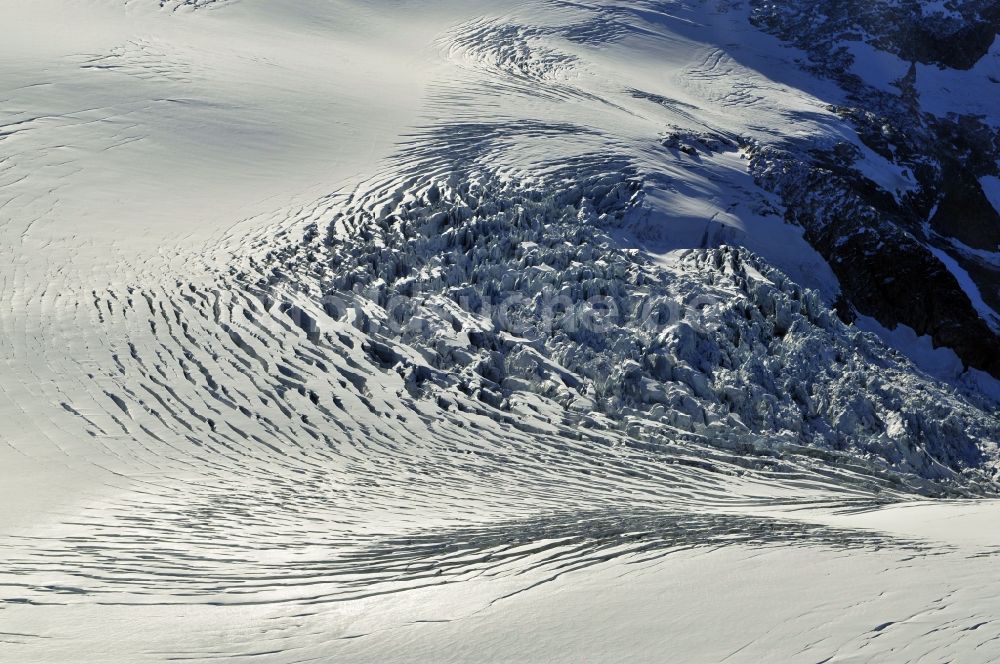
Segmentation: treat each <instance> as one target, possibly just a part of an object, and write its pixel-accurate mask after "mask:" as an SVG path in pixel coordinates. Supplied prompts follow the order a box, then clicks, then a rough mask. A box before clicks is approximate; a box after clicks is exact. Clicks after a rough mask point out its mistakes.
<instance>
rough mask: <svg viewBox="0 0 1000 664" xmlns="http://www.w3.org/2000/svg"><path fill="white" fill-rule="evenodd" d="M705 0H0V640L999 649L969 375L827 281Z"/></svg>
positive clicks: (646, 656) (775, 62)
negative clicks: (910, 356)
mask: <svg viewBox="0 0 1000 664" xmlns="http://www.w3.org/2000/svg"><path fill="white" fill-rule="evenodd" d="M745 11H746V9H745V8H743V7H742V6H740V5H739V4H736V3H733V4H731V3H727V2H718V3H716V2H705V3H702V2H694V1H693V0H692V1H690V2H681V1H678V2H646V1H643V0H628V1H626V0H622V1H615V2H612V1H608V2H594V3H575V2H556V1H553V2H529V3H522V2H514V1H512V0H510V1H508V0H501V1H499V2H497V1H495V0H494V1H491V2H485V1H479V0H432V1H431V0H428V1H424V2H408V1H399V0H391V1H390V0H364V1H362V0H296V2H285V3H275V2H272V1H269V0H241V1H239V2H236V1H226V0H215V1H212V0H184V1H181V0H164V1H163V2H160V1H159V0H5V1H4V2H3V3H0V24H3V25H5V26H15V27H14V28H13V29H8V30H7V31H6V34H5V38H4V39H3V40H0V98H2V99H3V104H0V215H2V216H0V220H2V223H0V251H2V252H3V254H4V255H3V256H2V257H0V260H2V265H3V267H2V268H0V297H2V303H3V306H2V307H0V326H2V327H0V348H2V357H3V362H4V366H3V371H0V434H2V444H0V547H2V552H3V553H2V560H3V561H4V564H3V565H0V661H4V662H7V661H10V662H19V663H20V662H23V663H29V662H81V661H86V662H128V663H135V662H166V661H178V660H184V661H192V662H209V661H218V660H220V659H223V658H225V659H228V660H231V661H234V662H251V661H252V662H260V663H268V664H270V663H291V662H306V661H313V662H315V661H319V662H414V661H417V662H542V661H544V662H561V661H565V662H581V661H594V662H597V661H609V660H610V661H618V660H620V661H650V662H653V661H665V660H669V661H674V660H676V661H686V662H702V661H727V662H759V661H792V662H798V661H801V662H818V661H825V662H839V661H851V662H866V661H871V662H884V661H901V662H902V661H913V662H916V661H963V662H964V661H968V662H974V661H982V662H989V661H996V660H997V659H998V658H1000V621H997V620H996V614H997V611H998V609H1000V604H998V599H997V598H998V597H1000V588H998V582H997V580H996V579H997V576H996V573H995V569H996V565H997V562H998V561H997V551H1000V536H998V535H997V534H996V533H997V531H996V529H995V528H993V527H991V526H992V524H995V523H996V520H997V518H1000V503H998V502H996V501H993V500H985V499H975V500H972V499H959V498H957V497H956V496H967V497H968V496H975V495H979V493H980V492H981V490H983V488H984V487H985V488H986V489H987V490H988V489H989V488H990V487H992V476H993V475H992V473H993V468H994V467H995V466H996V449H995V447H996V445H995V444H996V441H997V437H998V431H1000V423H998V421H997V418H996V412H995V404H994V405H993V406H990V405H988V404H987V400H986V399H984V398H981V397H979V396H977V395H976V394H975V393H974V390H971V389H966V388H967V387H968V385H965V386H963V385H962V384H959V382H958V381H955V380H952V381H951V383H947V382H943V381H942V380H940V379H942V378H948V379H951V378H954V376H953V375H951V374H949V375H944V374H947V373H948V372H949V371H952V370H955V367H953V366H952V367H946V366H943V365H939V366H938V367H937V368H938V369H939V370H940V371H939V372H938V373H939V374H940V375H938V376H933V375H929V372H926V371H924V370H921V369H920V368H918V367H917V366H915V365H913V364H912V363H910V362H909V361H908V360H906V359H905V358H904V357H902V356H900V355H898V354H896V353H894V352H893V351H891V350H889V349H888V348H887V347H886V346H885V345H884V344H883V343H882V342H881V341H879V340H878V338H877V337H876V336H875V335H871V334H867V333H863V332H862V331H860V330H858V329H856V328H851V327H848V326H845V325H843V324H842V323H840V322H839V321H838V320H836V318H835V317H834V316H833V315H832V314H831V313H830V312H829V311H828V306H829V305H830V304H831V303H832V302H833V300H834V299H835V297H836V295H837V293H838V285H837V281H836V278H835V277H834V276H833V273H832V271H831V270H830V268H829V267H828V266H827V265H826V264H825V263H823V261H822V260H821V259H820V258H819V256H818V255H817V254H816V253H815V251H814V250H813V249H812V248H811V247H809V245H808V244H807V243H806V242H805V240H804V239H803V238H802V236H801V229H798V228H796V227H793V226H790V225H787V224H785V223H784V222H783V221H782V215H781V210H780V209H778V208H777V207H776V205H777V204H776V202H775V201H774V200H773V199H772V198H771V197H769V195H767V194H766V193H765V192H763V191H761V190H759V189H757V188H756V187H755V186H754V185H753V183H752V181H751V179H750V177H749V176H748V175H747V173H746V169H745V167H744V166H743V165H742V161H743V160H742V158H741V153H740V150H739V148H738V147H737V146H736V144H735V142H734V141H733V137H735V136H740V137H745V138H749V139H757V140H760V141H765V142H766V141H768V140H771V139H774V138H776V137H782V138H788V137H795V136H801V137H812V138H818V139H823V138H828V139H830V140H836V139H842V138H843V137H844V136H847V135H849V134H850V132H849V131H846V130H845V128H844V126H843V125H842V124H840V121H839V120H838V119H837V117H836V116H834V115H833V114H832V113H830V112H829V111H828V110H827V106H828V105H829V104H830V103H832V102H835V101H837V99H838V97H839V93H838V92H837V91H836V90H835V89H834V88H832V86H831V85H830V84H829V83H826V82H822V81H818V80H815V79H813V78H811V77H809V76H808V75H807V74H805V73H803V72H802V71H801V70H800V69H799V68H798V67H797V66H796V65H795V59H796V58H800V57H802V54H800V53H796V52H794V51H792V50H790V49H787V48H785V47H783V46H781V45H780V44H779V43H778V42H777V41H776V40H774V39H773V38H771V37H767V36H765V35H762V34H760V33H757V32H756V31H754V30H753V29H752V28H751V27H750V26H749V24H748V23H747V21H746V15H745ZM682 148H683V149H682ZM872 168H874V169H876V170H878V169H879V165H878V164H875V163H874V162H873V165H872ZM883 175H884V173H883ZM899 184H900V186H902V183H899ZM328 229H329V230H330V233H329V235H327V230H328ZM304 236H305V238H306V239H303V238H304ZM454 247H463V248H466V249H467V253H464V254H463V253H461V252H452V251H451V249H453V248H454ZM737 247H739V248H737ZM748 249H749V252H748V251H747V250H748ZM449 252H451V253H449ZM470 257H471V258H470ZM775 266H777V268H776V267H775ZM477 289H478V290H477ZM808 289H814V290H808ZM487 290H489V291H490V292H495V293H497V294H505V295H507V296H512V295H513V294H520V295H521V296H522V297H524V298H525V300H526V301H527V302H528V304H516V305H514V304H511V305H510V307H509V312H508V313H510V315H511V316H513V317H514V318H515V319H516V321H518V322H520V323H524V324H523V325H511V326H509V327H503V326H498V324H497V323H496V316H495V312H494V314H491V313H490V312H486V313H484V312H482V311H479V310H476V311H473V310H467V309H463V308H462V307H460V306H459V305H458V304H456V303H457V302H459V301H460V300H461V298H460V297H459V296H460V295H462V294H463V293H465V294H467V295H468V296H469V297H470V298H473V299H474V298H477V297H478V298H481V297H483V294H484V293H485V292H486V291H487ZM404 294H405V297H403V296H404ZM324 295H326V296H328V298H327V299H326V300H324V299H323V296H324ZM611 295H613V296H615V297H616V298H617V300H616V301H617V302H618V303H620V304H622V305H629V306H634V310H629V311H626V312H623V313H622V315H621V319H620V321H619V322H617V323H616V324H615V325H612V326H608V327H605V328H602V329H601V330H598V331H596V332H594V331H593V330H591V329H590V328H586V326H584V327H585V329H584V330H583V331H580V330H579V329H577V328H572V327H571V326H570V325H569V323H567V322H566V321H565V320H564V319H560V320H559V321H557V322H555V323H552V322H551V321H549V322H548V323H547V324H546V325H541V324H538V320H536V319H535V318H533V317H532V316H533V314H532V312H533V311H534V309H532V306H533V304H532V303H537V302H541V301H543V300H544V298H547V297H550V296H552V297H556V296H559V297H563V298H565V299H564V300H562V301H563V302H569V303H571V304H573V305H577V304H580V303H584V302H585V303H586V307H587V308H586V310H585V311H584V312H583V313H584V314H586V315H592V316H595V317H598V318H599V313H597V311H596V310H597V306H596V305H595V304H594V300H593V297H597V296H601V297H610V296H611ZM585 296H586V298H585ZM331 298H332V299H331ZM393 298H396V299H393ZM532 298H534V299H532ZM587 298H591V299H587ZM506 302H508V303H510V302H511V300H510V299H509V297H508V300H506ZM341 305H345V306H344V307H343V308H340V307H341ZM334 309H336V310H334ZM399 311H403V313H405V314H407V316H406V318H405V319H404V320H403V321H399V320H395V318H394V317H395V316H396V315H397V312H399ZM909 341H913V342H914V343H918V342H919V340H915V339H911V340H909ZM934 357H935V358H937V359H938V360H941V359H942V356H941V354H940V353H938V354H936V355H934ZM944 359H945V360H947V359H948V358H946V357H945V358H944ZM945 364H946V363H945ZM930 373H933V372H930ZM991 409H992V410H991ZM942 493H943V494H946V495H948V496H950V497H949V498H940V499H929V498H927V497H926V496H927V495H931V494H933V495H939V494H942Z"/></svg>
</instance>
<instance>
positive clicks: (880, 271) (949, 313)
mask: <svg viewBox="0 0 1000 664" xmlns="http://www.w3.org/2000/svg"><path fill="white" fill-rule="evenodd" d="M749 153H750V155H751V159H750V171H751V173H752V174H753V175H754V177H755V179H756V180H757V182H758V183H760V184H761V186H763V187H765V188H767V189H769V190H771V191H774V192H776V193H778V194H779V195H780V196H781V197H782V200H783V201H784V202H785V204H786V206H787V215H788V217H789V219H790V221H794V222H795V223H798V224H800V225H802V226H803V227H804V228H805V229H806V237H807V239H809V241H810V242H811V243H812V244H813V246H815V247H816V248H817V250H818V251H819V252H820V253H821V254H822V255H823V256H824V257H825V258H826V259H827V261H828V262H829V263H830V266H831V267H832V268H833V270H834V272H835V273H836V274H837V277H838V279H839V280H840V282H841V286H842V288H843V290H844V293H845V294H846V295H847V297H848V298H849V299H850V303H851V305H852V306H853V307H854V308H855V309H856V310H858V311H859V312H861V313H863V314H865V315H869V316H873V317H875V318H877V319H878V320H880V321H881V322H882V323H883V324H884V325H886V326H889V327H895V326H896V325H898V324H904V325H907V326H909V327H911V328H913V329H914V330H915V331H916V332H917V333H918V334H920V335H924V334H928V335H931V337H932V338H933V339H934V340H935V342H937V343H938V344H939V345H942V346H948V347H950V348H953V349H954V350H955V351H956V352H957V353H958V354H959V356H960V357H961V358H963V360H965V362H967V363H968V364H969V365H971V366H973V367H976V368H979V369H982V370H984V371H988V372H990V373H992V374H993V375H1000V338H998V337H997V336H996V334H995V333H994V332H993V331H992V330H991V329H990V327H989V326H988V325H987V324H986V323H985V322H984V321H983V319H982V318H981V317H980V315H979V313H978V312H977V311H976V309H975V307H974V306H973V304H972V302H971V301H970V299H969V296H968V295H967V294H966V293H965V291H964V290H963V289H962V286H961V284H960V283H959V282H958V280H957V279H956V278H955V276H954V275H953V274H952V273H951V272H949V271H948V269H947V268H946V267H945V266H944V265H943V264H942V263H941V261H940V260H938V259H937V258H936V257H935V256H934V255H933V254H932V253H931V252H930V251H929V250H928V249H927V247H926V246H925V244H924V241H922V235H923V233H922V231H921V228H920V226H918V225H916V224H913V223H912V222H913V217H912V215H908V214H907V212H906V210H905V209H904V208H903V207H902V206H900V205H897V204H896V203H895V202H894V201H893V200H892V199H891V198H887V197H885V196H884V195H882V196H881V197H880V196H879V195H878V194H875V195H865V193H862V192H864V189H865V181H864V180H863V179H862V178H860V177H858V176H857V175H854V174H852V173H851V172H850V168H849V166H846V165H845V166H840V167H838V166H835V165H834V166H829V165H821V164H820V163H818V162H817V160H816V159H815V158H813V161H812V162H810V161H808V159H809V157H806V158H802V157H796V155H794V154H793V153H791V152H789V151H784V150H781V149H779V148H774V147H769V146H759V145H751V146H749ZM908 221H909V222H910V223H907V222H908ZM907 226H909V227H910V228H912V229H913V230H912V231H910V230H907Z"/></svg>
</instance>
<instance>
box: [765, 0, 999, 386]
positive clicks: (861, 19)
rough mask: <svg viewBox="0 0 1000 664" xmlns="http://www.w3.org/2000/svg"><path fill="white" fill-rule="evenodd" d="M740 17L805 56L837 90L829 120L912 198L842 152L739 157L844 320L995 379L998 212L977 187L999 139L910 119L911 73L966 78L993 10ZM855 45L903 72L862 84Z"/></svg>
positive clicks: (982, 51) (777, 149) (983, 124)
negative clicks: (926, 338)
mask: <svg viewBox="0 0 1000 664" xmlns="http://www.w3.org/2000/svg"><path fill="white" fill-rule="evenodd" d="M752 6H753V12H752V14H751V21H752V22H753V23H754V24H755V25H757V26H758V27H760V28H761V29H763V30H765V31H768V32H770V33H772V34H774V35H776V36H778V37H780V38H782V39H784V40H787V41H789V42H790V43H793V44H795V45H796V46H797V47H798V48H801V49H803V50H805V51H806V52H807V53H808V54H809V61H808V62H807V63H803V65H804V66H805V67H806V68H807V69H809V70H810V71H812V72H814V73H817V74H819V75H821V76H824V77H827V78H830V79H833V80H835V81H836V82H837V83H838V84H839V85H840V86H841V87H842V88H843V89H844V90H845V92H846V97H847V100H848V105H844V106H836V107H833V110H834V111H835V112H837V113H838V115H840V116H841V117H842V118H844V119H845V120H846V121H848V122H849V123H850V124H851V125H852V126H853V128H854V129H855V131H856V132H857V134H858V137H859V138H860V139H861V141H862V142H863V143H864V145H865V146H867V147H868V148H870V149H871V150H873V151H874V152H875V153H876V154H878V155H879V156H881V157H882V158H884V159H885V160H886V161H887V162H889V163H891V164H894V165H895V166H897V167H898V168H899V169H900V170H901V172H902V173H903V174H904V175H906V177H909V178H912V180H913V182H914V185H915V186H914V187H912V188H911V189H909V190H908V191H897V192H890V191H886V190H885V189H883V188H882V187H881V186H880V185H878V184H876V183H875V182H873V181H872V180H871V179H869V178H867V177H866V176H865V175H864V174H863V173H860V172H859V171H858V170H856V169H855V168H854V167H853V165H852V164H853V162H854V158H853V157H852V156H851V155H850V154H849V152H850V150H849V149H845V150H844V151H843V152H842V153H838V150H837V148H840V147H842V146H806V147H803V146H801V145H784V146H767V147H760V146H757V147H753V148H752V150H751V151H752V153H753V155H754V159H753V160H752V165H751V172H752V173H753V175H754V176H755V178H757V180H758V182H759V183H760V184H761V185H762V186H764V187H765V188H768V189H770V190H771V191H775V192H777V193H779V194H780V195H781V197H782V200H783V202H784V203H785V204H786V206H787V214H788V217H789V218H790V219H792V220H794V221H796V222H798V223H800V224H802V225H803V226H804V227H805V228H806V229H807V236H808V237H809V239H810V241H811V242H812V243H813V244H814V246H816V248H817V249H818V250H819V251H820V253H821V254H822V255H823V256H824V257H825V258H826V259H827V260H828V261H829V262H830V264H831V267H832V268H833V269H834V271H835V272H836V273H837V275H838V277H839V278H840V280H841V283H842V286H843V288H844V295H845V297H846V298H847V300H848V302H849V303H850V305H851V306H852V307H853V308H854V309H855V310H857V311H858V312H859V313H862V314H865V315H869V316H873V317H875V318H877V319H878V320H879V321H880V322H882V323H883V324H884V325H886V326H888V327H894V326H896V325H897V324H900V323H902V324H905V325H908V326H909V327H912V328H913V329H914V330H916V331H917V332H918V333H919V334H929V335H931V337H932V338H933V340H934V343H935V344H936V345H940V346H948V347H951V348H953V349H954V350H955V351H956V352H957V353H958V355H959V356H960V357H961V358H962V360H963V361H964V362H965V363H966V364H967V365H969V366H973V367H976V368H979V369H982V370H985V371H988V372H990V373H991V374H993V375H994V376H1000V337H998V336H997V331H998V330H1000V327H998V319H997V316H996V312H997V311H998V310H1000V309H998V306H1000V290H998V286H1000V268H998V267H997V265H998V264H997V262H996V260H994V257H995V256H996V255H997V254H996V252H997V251H998V249H1000V213H998V212H997V210H996V209H995V208H994V207H993V205H992V204H991V203H990V201H989V200H988V199H987V196H986V195H985V193H984V191H983V189H982V186H981V184H980V179H981V178H982V177H984V176H991V175H996V173H997V160H998V158H1000V132H998V131H997V128H996V126H995V124H991V123H992V122H994V120H992V119H989V118H982V117H977V116H972V115H955V114H953V113H950V114H948V115H946V116H944V117H942V116H938V115H935V114H933V113H931V112H929V111H926V110H924V109H923V108H922V106H921V99H920V93H919V85H918V84H919V80H918V75H917V69H916V66H915V64H916V63H924V64H929V65H934V66H936V67H941V68H954V69H969V68H971V67H973V66H974V65H975V64H976V63H977V62H978V61H979V60H980V59H981V58H982V57H983V56H984V55H986V53H987V52H988V51H989V49H990V47H991V45H992V44H993V42H994V39H995V36H996V33H997V30H998V28H1000V3H997V2H993V1H987V2H976V1H970V2H955V3H948V4H946V5H945V6H944V7H943V8H940V9H935V10H933V11H931V10H928V9H926V8H925V7H923V6H922V4H921V3H917V2H874V3H871V2H845V3H825V4H823V5H822V6H820V7H816V6H815V5H814V4H813V3H796V2H792V3H765V2H754V3H752ZM856 43H864V44H866V45H868V46H869V47H871V48H874V49H877V51H880V52H884V53H889V54H892V55H893V56H895V57H898V58H899V59H901V60H904V61H908V62H910V63H911V66H910V70H909V73H907V74H906V75H904V76H902V77H901V78H900V79H898V80H896V81H895V82H894V83H893V84H892V86H890V89H885V88H882V87H879V86H876V85H872V84H869V83H868V82H867V81H866V80H865V79H864V77H863V75H861V74H859V73H858V72H859V70H863V69H864V68H865V65H864V63H860V64H858V63H857V62H856V56H855V54H854V53H853V52H852V50H851V46H852V44H856ZM855 65H858V66H855ZM862 73H863V71H862ZM969 92H970V94H972V93H973V91H969ZM975 94H985V95H990V94H994V95H995V94H996V93H995V92H994V91H993V90H989V89H986V90H976V91H975ZM977 252H978V253H977Z"/></svg>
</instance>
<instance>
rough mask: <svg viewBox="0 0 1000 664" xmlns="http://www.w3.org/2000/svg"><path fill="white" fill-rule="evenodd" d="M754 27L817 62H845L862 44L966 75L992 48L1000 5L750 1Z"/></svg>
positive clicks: (979, 0)
mask: <svg viewBox="0 0 1000 664" xmlns="http://www.w3.org/2000/svg"><path fill="white" fill-rule="evenodd" d="M751 5H752V7H753V15H752V20H753V22H754V23H755V24H757V25H759V26H761V27H763V28H765V29H768V30H771V31H773V32H776V33H780V34H782V35H783V36H789V37H791V38H793V39H794V40H795V42H796V44H797V45H798V46H800V47H802V48H805V50H808V51H809V52H810V53H811V54H816V55H820V56H821V59H823V60H829V59H831V58H836V57H843V56H844V53H843V50H842V49H843V48H844V42H845V41H846V40H862V41H864V42H865V43H867V44H870V45H871V46H874V47H876V48H878V49H879V50H882V51H887V52H889V53H893V54H895V55H898V56H899V57H900V58H901V59H903V60H906V61H909V62H914V61H915V62H922V63H925V64H939V65H941V66H944V67H952V68H954V69H969V68H971V67H972V66H973V65H975V64H976V62H978V61H979V59H980V58H982V57H983V56H984V55H985V54H986V52H987V51H988V50H989V48H990V46H991V45H992V44H993V40H994V38H995V36H996V34H997V31H998V27H1000V2H997V1H996V0H955V1H953V2H948V3H944V4H942V5H939V6H938V7H936V8H929V7H927V3H923V2H919V1H917V0H901V1H885V0H878V1H876V2H871V1H870V0H847V1H846V2H826V3H822V4H820V5H817V4H816V3H799V2H777V3H776V2H766V1H763V0H753V2H751Z"/></svg>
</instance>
